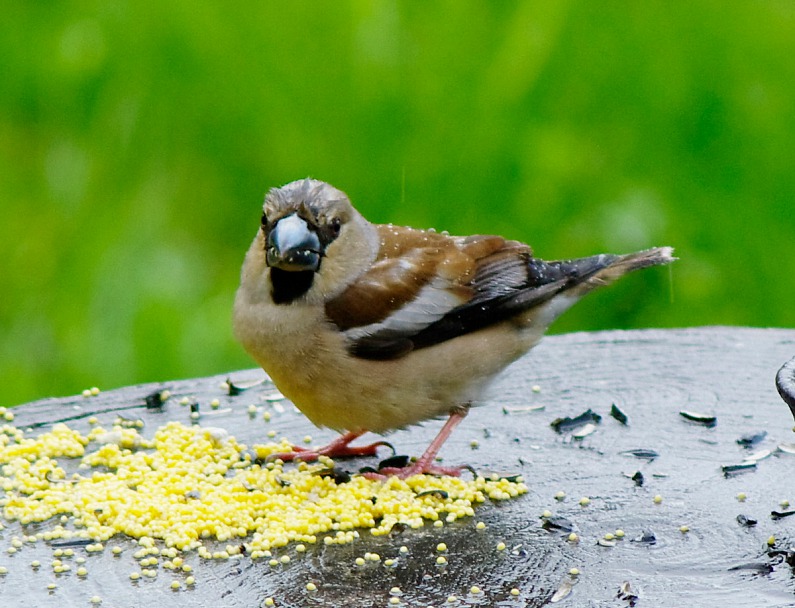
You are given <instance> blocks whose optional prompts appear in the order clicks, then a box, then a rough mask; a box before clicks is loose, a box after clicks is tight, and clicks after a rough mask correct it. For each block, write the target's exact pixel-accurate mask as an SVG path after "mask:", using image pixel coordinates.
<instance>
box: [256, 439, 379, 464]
mask: <svg viewBox="0 0 795 608" xmlns="http://www.w3.org/2000/svg"><path fill="white" fill-rule="evenodd" d="M366 432H367V431H349V432H347V433H345V434H344V435H340V436H339V437H337V438H336V439H335V440H334V441H332V442H330V443H328V444H327V445H324V446H322V447H318V448H304V447H301V446H297V445H294V446H293V451H292V452H283V453H280V454H271V456H270V457H269V460H276V459H277V458H279V459H281V460H283V461H285V462H289V461H291V460H302V461H304V462H312V461H314V460H317V459H318V458H319V457H320V456H328V457H329V458H349V457H353V456H375V455H376V450H377V449H378V448H379V447H380V446H382V445H385V446H388V447H390V448H392V444H390V443H388V442H386V441H376V442H375V443H370V444H368V445H360V446H352V445H350V443H351V442H352V441H354V440H356V439H358V438H359V437H361V436H362V435H364V434H365V433H366ZM392 451H393V452H394V448H392Z"/></svg>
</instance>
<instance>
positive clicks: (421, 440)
mask: <svg viewBox="0 0 795 608" xmlns="http://www.w3.org/2000/svg"><path fill="white" fill-rule="evenodd" d="M793 354H795V331H791V330H765V329H743V328H700V329H688V330H667V331H655V330H648V331H629V332H600V333H592V334H570V335H564V336H553V337H548V338H546V339H545V340H544V342H543V343H542V344H541V345H539V346H538V347H537V348H536V349H535V350H534V351H532V352H531V353H530V354H529V355H527V356H526V357H524V358H523V359H522V360H520V361H519V362H517V363H516V364H515V365H514V366H512V367H511V368H510V369H509V370H508V372H507V373H506V374H505V375H504V376H503V378H502V379H501V380H500V381H499V382H497V383H496V384H495V386H494V387H493V390H492V397H491V399H490V400H489V402H488V403H486V404H485V405H484V406H483V407H479V408H476V409H474V410H473V411H472V412H471V414H470V416H469V417H468V418H467V420H466V421H465V422H464V423H463V424H462V425H461V427H459V429H458V430H457V431H456V433H455V434H454V435H453V437H452V438H451V440H450V442H449V444H448V445H446V446H445V448H444V449H443V452H442V454H443V456H444V457H445V461H446V462H449V463H461V462H466V463H469V464H471V465H472V466H474V467H475V468H477V469H479V470H483V469H488V470H500V471H511V472H518V473H521V474H522V475H523V476H524V477H525V479H526V481H527V483H528V485H529V486H530V492H529V493H528V494H526V495H524V496H522V497H519V498H517V499H513V500H511V501H508V502H505V503H493V504H490V503H486V504H484V505H482V506H480V507H479V508H478V511H477V513H476V517H475V519H474V520H466V521H458V522H456V523H454V524H452V525H446V526H445V527H444V528H442V529H438V528H433V527H430V526H426V527H425V528H423V529H422V530H417V531H414V530H406V531H403V532H402V533H400V534H396V535H393V536H389V537H379V538H375V537H371V536H369V535H368V534H366V533H363V534H362V538H361V539H360V540H359V541H357V542H356V543H355V544H352V545H344V546H325V545H323V544H322V543H318V544H317V545H315V546H314V547H310V550H309V551H308V552H307V553H305V554H297V553H296V552H295V551H294V548H293V547H286V548H284V549H283V550H282V553H284V554H287V555H290V556H291V558H292V559H291V561H290V563H289V564H288V565H287V566H284V567H282V566H280V567H278V568H273V567H271V566H269V565H268V564H267V560H251V559H250V558H249V557H246V556H243V557H239V558H236V559H232V560H227V561H208V560H201V559H199V558H198V557H197V556H196V555H188V557H187V558H186V561H187V562H188V563H190V564H192V565H193V566H194V569H195V573H194V576H195V578H196V585H195V586H194V587H193V588H191V589H189V590H186V589H185V588H184V587H183V588H182V589H181V590H180V591H179V592H171V590H170V589H169V584H170V582H171V581H172V580H175V579H177V578H178V575H173V574H171V573H169V572H165V571H161V572H160V573H159V574H158V577H156V578H154V579H152V580H145V581H140V582H137V583H133V582H131V581H130V580H129V573H130V572H132V571H133V570H136V569H138V566H137V563H136V562H135V560H133V558H132V552H133V551H132V548H133V547H134V546H135V544H134V543H132V542H130V541H129V540H124V539H118V543H116V541H115V540H114V544H120V545H122V546H124V547H125V551H124V553H123V554H122V555H121V556H120V557H114V556H113V555H111V554H110V552H109V551H104V552H100V553H98V554H93V553H91V554H86V553H85V550H84V549H82V548H77V549H75V551H76V554H77V555H78V556H79V555H83V556H85V557H86V558H87V564H86V566H87V568H88V570H89V575H88V576H87V577H84V578H81V577H77V576H76V575H75V573H74V569H73V570H72V571H70V572H68V573H64V574H61V575H55V574H53V572H52V570H51V568H50V567H49V563H50V561H51V560H52V548H51V547H48V546H47V545H46V544H45V543H42V542H39V543H35V544H30V545H25V546H23V547H22V548H20V549H19V551H17V552H16V553H15V554H13V555H9V554H8V553H7V552H6V548H7V547H8V546H10V543H11V539H12V538H13V537H14V536H20V537H21V536H22V535H30V534H34V533H35V532H36V531H38V530H41V529H46V528H47V527H48V526H51V525H52V524H51V523H44V524H35V525H28V526H20V524H19V523H17V522H10V523H9V522H6V529H5V530H3V531H1V532H0V565H2V566H5V567H6V568H7V569H8V573H7V574H5V575H2V576H0V596H1V597H2V598H3V599H2V605H3V606H21V605H26V606H48V605H75V606H87V605H89V603H88V598H90V597H91V596H93V595H99V596H101V597H102V598H103V604H102V605H104V606H151V605H152V604H155V603H156V604H157V605H159V606H163V607H166V606H209V605H212V606H233V607H235V606H246V607H250V606H260V605H262V603H263V600H264V599H265V598H267V597H272V598H273V599H274V602H275V605H277V606H343V605H345V606H373V605H376V606H378V605H381V606H386V605H390V604H389V598H390V597H391V596H390V589H391V588H393V587H400V589H401V590H402V591H403V595H402V596H400V602H401V604H400V605H405V606H427V605H435V606H440V605H449V606H469V605H482V606H495V605H496V606H541V605H546V603H547V602H548V601H549V600H550V598H551V597H552V596H553V594H554V593H555V592H556V590H558V589H559V588H560V587H561V585H565V584H566V583H567V582H569V581H571V582H572V583H573V585H572V589H571V594H570V595H569V596H568V597H567V598H566V599H565V602H563V604H564V605H570V606H627V605H630V602H628V601H626V600H622V599H619V598H617V594H618V592H619V588H620V586H621V585H622V583H624V582H625V581H629V582H630V583H631V588H632V589H633V590H634V592H635V593H637V594H638V595H639V596H640V601H641V602H642V604H639V605H646V606H673V605H682V604H683V603H685V602H687V603H689V604H691V605H694V606H704V607H709V606H716V607H717V606H749V607H750V606H754V607H758V606H766V607H775V606H792V605H793V595H792V590H793V585H794V584H795V583H794V582H793V571H792V568H791V567H790V566H788V565H787V563H786V561H785V559H786V558H787V550H788V549H789V547H791V546H792V545H793V544H795V533H794V528H793V526H795V517H793V518H784V519H779V520H774V519H772V518H771V517H770V513H771V511H774V510H780V509H781V507H780V505H779V501H780V500H782V499H789V500H791V501H793V503H795V482H793V476H792V470H793V465H795V456H792V455H789V454H784V453H776V452H775V449H776V446H777V445H779V444H781V443H792V442H794V441H795V437H793V433H792V418H791V416H790V412H789V410H788V408H787V405H786V404H785V403H784V402H783V401H782V400H781V399H780V397H779V396H778V394H777V392H776V387H775V383H774V378H775V375H776V371H777V370H778V368H779V367H780V366H781V365H782V364H783V363H784V362H785V361H786V360H788V359H790V358H791V357H792V356H793ZM473 356H477V354H476V353H473ZM261 376H262V373H261V372H260V371H258V370H249V371H242V372H235V373H233V374H230V377H231V378H232V379H233V381H234V382H235V383H242V382H245V381H247V380H251V379H256V378H258V377H261ZM226 377H227V376H226V375H222V376H216V377H211V378H202V379H194V380H184V381H174V382H165V383H160V384H148V385H141V386H133V387H126V388H123V389H119V390H114V391H107V392H103V393H101V394H100V395H98V396H96V397H91V398H83V397H68V398H62V399H48V400H44V401H39V402H36V403H31V404H28V405H25V406H21V407H19V408H15V409H14V412H15V414H16V420H15V422H14V424H16V425H17V426H18V427H19V428H31V427H32V430H31V431H30V433H29V434H35V433H36V432H38V430H39V429H41V430H45V429H47V428H48V427H50V426H51V425H52V423H53V422H55V421H58V420H65V421H68V424H69V425H70V426H72V427H74V428H77V429H80V430H83V431H86V430H87V429H88V422H87V418H88V417H89V416H92V415H94V416H97V417H98V418H99V419H100V421H101V422H103V423H105V424H106V425H107V424H109V423H110V422H111V421H112V420H113V418H114V417H115V416H116V415H117V414H118V413H119V412H122V413H123V414H124V415H125V416H126V417H130V416H140V418H141V419H142V420H143V421H144V423H145V425H146V426H145V430H144V434H150V433H152V432H153V431H154V429H155V428H156V427H158V426H160V425H162V424H164V423H165V422H166V421H168V420H180V421H183V422H184V423H186V424H189V423H190V418H189V408H187V407H184V406H180V405H179V404H178V401H179V399H180V398H181V397H183V396H190V397H191V399H194V400H196V401H198V402H199V403H200V408H201V412H202V417H201V420H200V424H202V425H207V426H217V427H223V428H225V429H227V430H228V431H229V432H230V433H231V434H233V435H234V436H236V437H237V438H238V439H239V440H240V441H243V442H246V443H254V442H264V441H265V433H266V431H267V430H268V429H271V428H272V429H276V430H277V431H278V433H279V436H282V435H284V436H286V437H288V438H290V439H291V440H294V441H299V440H300V439H301V438H302V437H303V436H304V435H306V434H311V435H312V436H313V437H314V438H315V440H316V441H317V442H323V441H326V440H329V439H331V438H333V436H334V433H332V432H330V431H326V430H319V429H315V428H314V427H312V426H311V425H310V424H309V423H308V422H307V421H306V420H305V419H304V418H303V417H302V416H301V415H300V414H298V413H297V412H296V411H295V410H294V408H293V407H292V406H291V405H290V404H287V403H285V404H282V405H284V410H283V411H281V412H280V411H276V410H274V412H273V417H272V419H271V421H270V422H269V423H267V424H266V423H265V422H264V421H263V420H262V418H261V416H260V415H258V416H257V417H256V418H255V419H251V418H250V417H249V415H248V410H247V408H248V406H249V405H250V404H256V405H258V406H259V407H261V408H262V407H273V405H272V403H271V402H270V401H267V400H265V397H266V396H268V395H272V394H273V393H274V392H275V389H274V388H273V387H272V386H268V385H265V386H263V387H260V388H257V389H252V390H250V391H247V392H244V393H242V394H241V395H238V396H229V395H228V394H226V392H225V391H224V390H223V389H222V388H221V386H220V385H221V383H222V382H223V380H224V379H225V378H226ZM534 385H538V386H539V387H540V389H541V390H540V392H534V391H533V390H532V387H533V386H534ZM166 388H168V389H169V390H170V391H171V393H172V395H173V396H172V398H171V399H170V400H169V401H168V402H167V404H166V407H165V408H164V409H163V411H162V412H157V411H149V410H147V409H146V408H145V406H144V398H145V397H146V396H147V395H149V394H151V393H152V392H154V391H159V390H162V389H166ZM213 399H218V400H219V401H220V407H219V409H218V410H217V411H213V410H211V409H210V407H209V403H210V401H211V400H213ZM269 404H270V405H269ZM613 404H615V405H616V406H617V407H618V408H619V409H620V410H621V411H622V412H624V413H625V414H626V415H627V417H628V425H626V426H625V425H622V424H621V423H619V422H618V421H617V420H615V419H614V418H612V417H611V416H610V415H609V412H610V409H611V406H612V405H613ZM538 406H543V409H536V408H537V407H538ZM587 409H592V410H593V411H594V412H596V413H598V414H599V415H601V422H599V423H598V424H596V425H595V431H594V432H593V433H591V434H589V435H587V436H586V437H584V438H583V439H581V440H576V439H573V438H572V437H571V435H569V434H558V433H556V432H555V431H554V430H553V429H552V428H551V427H550V423H551V422H552V421H553V420H554V419H556V418H559V417H564V416H575V415H577V414H580V413H582V412H583V411H585V410H587ZM681 410H690V411H695V412H697V413H705V414H709V415H714V416H716V418H717V424H716V425H715V426H713V427H711V428H710V427H707V426H704V425H699V424H697V423H693V422H691V421H688V420H686V419H684V418H683V417H682V416H680V414H679V412H680V411H681ZM505 412H507V413H505ZM439 424H440V423H435V422H434V423H428V424H426V425H424V426H422V427H417V428H414V429H410V430H406V431H400V432H397V433H394V434H392V435H390V436H389V437H388V439H389V441H390V442H392V443H393V444H394V445H395V446H396V447H397V449H398V451H399V453H408V454H415V455H416V454H419V453H421V452H422V450H423V448H424V447H425V445H426V444H427V442H428V441H430V439H431V438H432V437H433V435H434V434H435V432H436V431H437V430H438V427H439ZM761 431H766V432H767V435H766V436H765V437H764V438H763V439H762V440H761V441H760V442H759V443H758V444H757V445H754V446H753V448H746V447H743V446H742V445H740V444H739V443H738V442H737V440H738V439H740V438H741V437H742V436H744V435H747V434H754V433H758V432H761ZM473 440H476V441H477V442H478V444H479V447H478V449H472V447H471V442H472V441H473ZM636 449H643V450H652V451H654V452H656V453H657V454H658V456H657V457H656V458H654V459H649V458H637V457H634V456H627V455H625V454H622V453H623V452H625V451H628V450H636ZM763 449H770V450H772V451H773V455H772V456H770V457H769V458H766V459H764V460H760V461H759V462H758V464H757V467H756V469H755V470H754V471H752V472H748V473H744V474H739V475H735V476H731V477H728V478H727V477H726V476H725V475H724V473H723V472H722V469H721V467H722V466H724V465H733V464H739V463H741V462H742V461H743V458H744V457H746V456H748V455H749V454H750V453H751V452H755V451H759V450H763ZM372 462H373V461H372V460H371V459H360V460H357V461H354V462H347V463H344V464H343V465H342V466H344V467H346V468H348V469H350V470H356V468H357V467H359V466H362V465H364V464H372ZM637 472H640V473H641V474H642V476H643V479H644V483H643V485H642V486H638V485H637V484H636V482H635V481H633V480H632V479H631V478H630V477H631V476H632V475H634V474H635V473H637ZM560 491H562V492H565V494H566V498H565V499H564V500H560V501H559V500H556V499H555V498H554V496H555V494H556V493H557V492H560ZM741 492H742V493H745V494H746V495H747V497H748V498H747V500H746V501H745V502H738V500H737V495H738V494H740V493H741ZM657 495H659V496H660V497H661V499H662V500H661V502H659V503H655V500H654V497H655V496H657ZM581 497H589V498H590V504H589V505H588V506H586V507H583V506H580V504H579V499H580V498H581ZM546 509H548V510H550V511H552V512H554V514H555V515H556V516H560V517H563V518H566V519H567V520H569V521H570V522H572V523H573V524H574V525H575V526H576V529H577V534H578V535H579V539H580V540H579V542H577V543H572V542H569V541H568V540H567V533H563V532H560V531H551V532H550V531H547V530H545V529H544V528H543V527H542V520H541V519H540V517H539V516H540V514H541V513H542V512H543V511H544V510H546ZM738 515H746V516H748V517H750V518H753V519H756V520H758V524H757V525H756V526H753V527H745V526H741V525H740V524H739V523H738V522H737V519H736V518H737V516H738ZM476 520H482V521H484V522H486V524H487V528H486V529H485V530H484V531H482V532H477V531H476V530H475V527H474V525H475V521H476ZM683 525H686V526H688V527H689V531H688V532H686V533H683V532H681V531H680V526H683ZM618 528H620V529H623V530H624V531H625V532H626V537H625V539H624V540H622V541H619V542H617V543H616V546H614V547H603V546H599V545H598V544H597V539H599V538H601V537H603V535H604V534H605V533H608V532H614V531H615V530H616V529H618ZM644 532H651V533H653V534H654V537H655V539H656V542H655V543H654V544H649V543H644V542H633V541H639V540H640V539H641V537H642V536H643V533H644ZM770 536H774V537H775V538H776V539H777V543H776V545H775V547H774V550H773V551H770V550H769V548H768V546H767V540H768V538H769V537H770ZM439 542H444V543H446V544H447V547H448V552H447V558H448V565H447V566H446V567H438V566H437V565H436V563H435V559H436V551H435V547H436V545H437V543H439ZM498 542H505V543H506V545H507V549H506V550H505V551H496V550H495V546H496V545H497V543H498ZM401 545H405V546H407V547H408V548H409V553H408V556H407V557H404V558H403V559H400V560H398V563H397V566H395V567H392V568H388V567H385V566H384V565H383V562H381V563H379V564H373V565H372V567H370V566H369V565H368V567H365V568H360V567H357V566H355V565H354V560H355V558H356V557H358V556H361V555H363V554H364V553H365V552H366V551H372V552H377V553H379V554H381V555H382V556H384V557H391V556H397V555H398V553H397V551H398V547H399V546H401ZM32 560H40V561H41V562H42V564H43V566H42V567H41V568H40V569H39V570H35V571H34V570H32V569H31V568H30V566H29V564H30V562H31V561H32ZM736 567H739V569H734V570H733V569H732V568H736ZM571 568H578V569H579V570H580V571H581V574H580V575H579V576H578V577H574V578H571V577H570V575H569V570H570V569H571ZM760 573H763V574H764V575H760ZM182 579H184V576H181V578H179V580H182ZM309 581H313V582H314V583H315V584H316V586H317V590H316V591H314V592H309V591H306V589H305V585H306V583H307V582H309ZM50 582H56V583H57V585H58V587H57V589H55V590H48V589H47V584H48V583H50ZM473 585H476V586H477V587H479V588H480V590H481V593H477V594H472V593H471V592H470V591H471V587H472V586H473ZM512 588H517V589H519V590H520V593H519V595H518V596H517V597H514V596H512V595H511V594H510V590H511V589H512ZM449 596H456V598H457V599H456V600H454V601H452V602H450V603H447V598H448V597H449Z"/></svg>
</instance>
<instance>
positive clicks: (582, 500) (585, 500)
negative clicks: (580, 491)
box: [580, 496, 591, 507]
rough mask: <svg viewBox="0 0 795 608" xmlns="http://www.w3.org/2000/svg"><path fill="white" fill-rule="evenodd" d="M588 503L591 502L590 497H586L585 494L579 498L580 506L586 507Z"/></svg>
mask: <svg viewBox="0 0 795 608" xmlns="http://www.w3.org/2000/svg"><path fill="white" fill-rule="evenodd" d="M589 504H591V499H590V498H588V497H587V496H583V497H582V498H580V506H581V507H587V506H588V505H589Z"/></svg>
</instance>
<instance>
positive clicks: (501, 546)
mask: <svg viewBox="0 0 795 608" xmlns="http://www.w3.org/2000/svg"><path fill="white" fill-rule="evenodd" d="M497 551H505V543H497Z"/></svg>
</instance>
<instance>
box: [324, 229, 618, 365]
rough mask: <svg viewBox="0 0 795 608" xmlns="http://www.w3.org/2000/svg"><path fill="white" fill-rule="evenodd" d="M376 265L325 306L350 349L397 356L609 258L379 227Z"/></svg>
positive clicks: (502, 313) (522, 303) (534, 297)
mask: <svg viewBox="0 0 795 608" xmlns="http://www.w3.org/2000/svg"><path fill="white" fill-rule="evenodd" d="M379 232H380V236H381V248H380V251H379V254H378V257H377V258H376V260H375V262H374V264H373V266H372V267H371V269H370V270H368V271H367V272H366V273H365V274H364V275H363V276H361V277H360V278H359V279H358V280H357V281H356V282H355V283H353V284H352V285H351V286H350V287H349V288H348V289H347V290H345V292H343V293H342V294H341V295H340V296H338V297H337V298H335V299H334V300H332V301H330V302H329V303H328V304H327V305H326V315H327V316H328V318H329V320H330V321H332V322H333V323H335V324H336V325H337V326H338V327H339V328H340V330H341V331H342V332H343V333H344V334H345V336H346V338H347V339H348V342H349V347H348V348H349V351H350V352H351V353H352V354H354V355H355V356H358V357H362V358H366V359H392V358H396V357H400V356H403V355H405V354H406V353H408V352H410V351H411V350H413V349H416V348H423V347H427V346H431V345H433V344H438V343H439V342H442V341H445V340H449V339H452V338H455V337H456V336H460V335H463V334H465V333H469V332H471V331H475V330H477V329H480V328H482V327H485V326H488V325H491V324H493V323H497V322H499V321H502V320H505V319H506V318H510V317H511V316H514V315H516V314H518V313H519V312H521V311H523V310H527V309H528V308H531V307H532V306H535V305H537V304H539V303H542V302H545V301H547V300H549V299H550V298H551V297H552V296H553V295H555V294H556V293H558V292H559V291H560V290H561V289H564V288H565V287H566V286H567V285H571V284H572V282H579V281H581V280H583V278H582V277H583V273H586V274H592V273H593V272H595V271H596V270H598V269H601V268H603V267H604V265H605V264H603V263H599V264H592V263H588V264H582V262H585V261H586V260H592V259H595V258H596V257H599V256H595V258H586V259H585V260H576V261H575V262H551V263H546V262H543V261H541V260H537V259H534V258H533V257H532V251H531V250H530V248H529V247H528V246H527V245H524V244H522V243H519V242H516V241H506V240H505V239H503V238H502V237H499V236H484V235H478V236H470V237H451V236H447V235H444V234H439V233H436V232H428V231H423V230H414V229H411V228H398V227H393V226H379Z"/></svg>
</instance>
